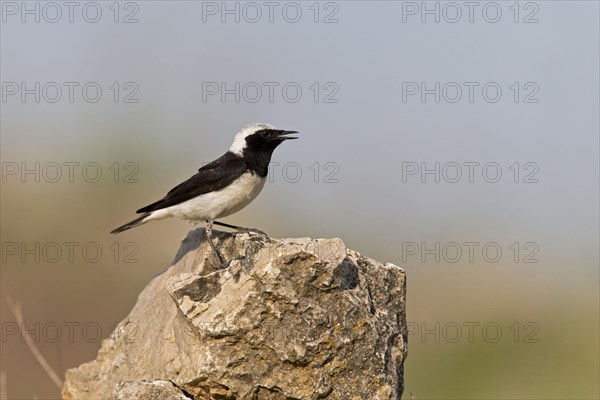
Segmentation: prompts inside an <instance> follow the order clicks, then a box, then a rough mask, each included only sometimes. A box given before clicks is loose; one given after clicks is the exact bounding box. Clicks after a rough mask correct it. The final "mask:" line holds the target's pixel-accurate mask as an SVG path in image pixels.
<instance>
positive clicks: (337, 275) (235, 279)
mask: <svg viewBox="0 0 600 400" xmlns="http://www.w3.org/2000/svg"><path fill="white" fill-rule="evenodd" d="M213 235H214V237H215V239H214V240H215V242H216V243H217V246H218V248H219V250H220V252H221V254H222V256H223V258H224V260H226V262H227V261H230V263H229V265H228V267H226V268H224V269H219V268H218V265H217V264H216V260H215V257H214V255H213V253H212V251H211V249H210V247H209V246H208V245H207V243H206V242H205V241H204V240H203V229H197V230H195V231H192V232H190V233H189V234H188V236H187V237H186V238H185V239H184V240H183V243H182V246H181V248H180V250H179V252H178V253H177V256H176V257H175V261H174V263H173V265H172V266H171V267H170V268H169V269H168V270H167V271H165V272H164V273H163V274H161V275H159V276H157V277H155V278H154V279H153V280H152V281H151V282H150V283H149V284H148V286H147V287H146V288H145V289H144V290H143V291H142V293H141V294H140V296H139V298H138V301H137V303H136V305H135V306H134V308H133V310H132V311H131V312H130V314H129V316H128V317H127V318H126V319H125V320H124V321H122V322H121V323H120V324H119V326H117V328H116V329H115V331H114V332H113V333H112V335H111V337H110V338H108V339H106V340H104V341H103V343H102V348H101V349H100V351H99V353H98V357H97V358H96V359H95V360H94V361H91V362H89V363H86V364H83V365H81V366H79V367H78V368H74V369H70V370H68V371H67V373H66V381H65V384H64V386H63V389H62V395H63V398H64V399H90V398H94V399H110V398H112V399H119V400H124V399H133V398H152V399H163V398H164V399H166V398H172V399H183V398H189V399H192V398H193V399H207V400H208V399H215V400H233V399H272V400H275V399H277V400H279V399H282V400H283V399H288V400H289V399H344V400H346V399H356V400H359V399H365V400H367V399H368V400H372V399H399V398H400V397H401V395H402V391H403V363H404V359H405V358H406V354H407V347H406V346H407V344H406V340H407V328H406V314H405V296H406V289H405V275H404V271H403V270H402V269H401V268H399V267H397V266H395V265H393V264H389V263H388V264H382V263H379V262H376V261H374V260H372V259H369V258H367V257H364V256H363V255H361V254H360V253H357V252H356V251H353V250H350V249H347V248H346V247H345V245H344V243H343V242H342V241H341V240H340V239H308V238H303V239H284V240H275V239H265V238H264V237H262V236H259V235H255V234H248V233H239V234H228V233H223V232H216V231H213Z"/></svg>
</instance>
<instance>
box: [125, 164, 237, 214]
mask: <svg viewBox="0 0 600 400" xmlns="http://www.w3.org/2000/svg"><path fill="white" fill-rule="evenodd" d="M247 168H248V166H247V165H246V163H245V162H244V160H242V159H241V158H239V157H237V156H235V155H234V154H232V153H226V154H225V155H223V156H222V157H220V158H218V159H216V160H215V161H213V162H211V163H209V164H206V165H205V166H203V167H202V168H200V169H199V170H198V173H196V174H195V175H194V176H192V177H191V178H190V179H188V180H187V181H185V182H183V183H180V184H179V185H177V186H175V187H174V188H173V189H171V190H169V193H167V195H166V196H165V197H163V198H162V199H160V200H158V201H157V202H154V203H152V204H150V205H147V206H146V207H143V208H140V209H139V210H137V211H136V212H137V213H138V214H140V213H145V212H151V211H156V210H160V209H161V208H166V207H170V206H174V205H176V204H180V203H183V202H184V201H187V200H190V199H192V198H194V197H196V196H200V195H201V194H204V193H208V192H212V191H215V190H219V189H223V188H224V187H226V186H227V185H229V184H230V183H231V182H233V181H234V180H236V179H237V178H239V177H240V176H241V175H242V174H243V173H244V172H245V171H246V169H247Z"/></svg>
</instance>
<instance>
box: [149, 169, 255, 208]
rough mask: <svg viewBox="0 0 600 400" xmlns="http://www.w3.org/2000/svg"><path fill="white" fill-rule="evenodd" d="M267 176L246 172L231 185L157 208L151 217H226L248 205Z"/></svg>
mask: <svg viewBox="0 0 600 400" xmlns="http://www.w3.org/2000/svg"><path fill="white" fill-rule="evenodd" d="M265 181H266V177H265V178H261V177H259V176H258V175H256V174H254V173H251V172H245V173H244V174H242V176H240V177H239V178H237V179H236V180H235V181H233V182H232V183H231V184H230V185H229V186H227V187H225V188H223V189H221V190H218V191H214V192H210V193H205V194H201V195H200V196H197V197H195V198H193V199H190V200H187V201H185V202H183V203H181V204H177V205H174V206H171V207H167V208H164V209H162V210H157V211H154V212H153V213H152V215H151V216H150V217H149V219H162V218H167V217H178V218H183V219H188V220H207V219H215V218H221V217H226V216H228V215H231V214H233V213H235V212H237V211H239V210H241V209H242V208H244V207H246V206H247V205H248V204H250V203H251V202H252V200H254V199H255V198H256V196H258V194H259V193H260V191H261V190H262V188H263V187H264V185H265Z"/></svg>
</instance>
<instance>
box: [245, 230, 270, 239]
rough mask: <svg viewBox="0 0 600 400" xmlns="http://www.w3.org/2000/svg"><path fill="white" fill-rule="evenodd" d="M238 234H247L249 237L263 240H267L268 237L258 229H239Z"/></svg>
mask: <svg viewBox="0 0 600 400" xmlns="http://www.w3.org/2000/svg"><path fill="white" fill-rule="evenodd" d="M238 232H242V233H247V234H249V235H255V236H260V237H261V238H262V239H263V240H269V235H267V234H266V233H265V232H263V231H261V230H260V229H256V228H240V229H238Z"/></svg>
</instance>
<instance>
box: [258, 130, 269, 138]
mask: <svg viewBox="0 0 600 400" xmlns="http://www.w3.org/2000/svg"><path fill="white" fill-rule="evenodd" d="M260 136H262V137H264V138H268V137H269V136H271V133H270V132H269V131H262V132H261V133H260Z"/></svg>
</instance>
